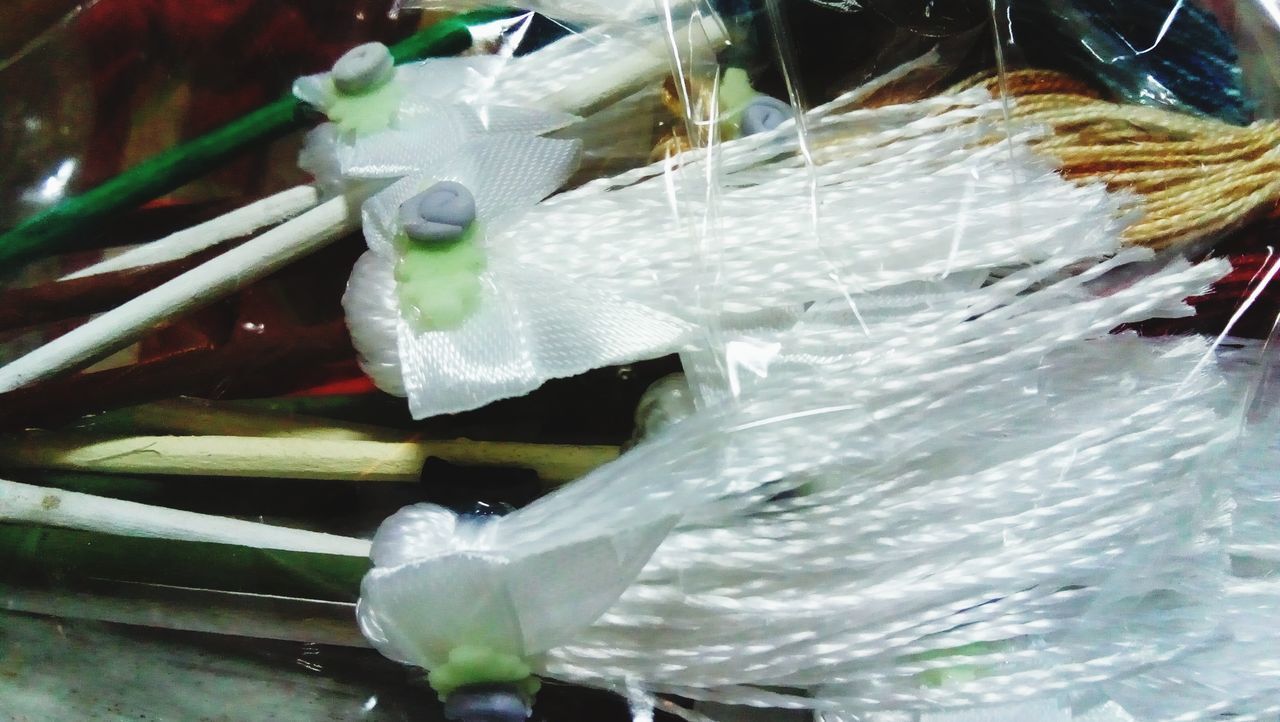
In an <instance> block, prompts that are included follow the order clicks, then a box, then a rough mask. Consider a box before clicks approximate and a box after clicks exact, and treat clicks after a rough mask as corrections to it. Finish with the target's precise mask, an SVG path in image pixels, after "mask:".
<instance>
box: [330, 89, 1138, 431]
mask: <svg viewBox="0 0 1280 722" xmlns="http://www.w3.org/2000/svg"><path fill="white" fill-rule="evenodd" d="M843 103H844V99H841V100H838V101H837V102H835V103H833V104H831V105H828V106H824V107H822V108H818V109H815V110H814V111H812V112H811V113H810V117H809V118H808V125H809V128H810V132H809V136H810V137H809V140H808V142H809V143H810V144H812V145H813V146H814V148H815V150H814V159H815V161H816V164H815V165H813V166H810V165H809V164H808V163H807V162H806V160H805V158H806V154H805V153H804V152H802V148H801V145H800V142H799V140H798V138H797V137H796V136H795V135H794V134H793V132H792V130H791V128H790V127H789V126H783V127H781V128H779V129H778V130H777V131H775V132H774V133H771V134H764V135H760V136H753V137H748V138H745V139H742V140H737V141H733V142H729V143H725V144H724V145H723V146H720V147H717V148H716V149H715V150H714V151H713V153H712V154H711V155H708V154H706V153H693V154H686V155H684V156H681V157H680V159H679V161H680V163H681V164H682V165H681V168H680V172H679V173H672V172H671V171H672V170H673V167H672V165H671V164H670V163H658V164H654V165H651V166H648V167H646V168H642V169H639V170H636V171H632V172H628V173H624V174H622V175H620V176H616V177H613V178H606V179H601V180H597V181H594V182H591V183H588V184H586V185H584V186H582V187H580V188H577V189H575V190H572V191H569V192H566V193H563V194H560V195H558V196H555V197H553V198H551V199H549V200H548V201H546V202H544V203H542V204H539V205H538V206H537V207H536V208H534V209H533V210H532V211H531V212H529V213H528V214H527V215H525V216H524V217H523V218H521V219H520V221H519V223H518V224H513V225H511V226H510V227H509V228H508V230H506V231H504V232H503V233H497V234H492V235H490V236H489V238H488V239H487V246H486V251H487V253H488V255H489V258H490V267H489V270H488V272H487V273H486V276H485V278H486V284H487V285H488V286H489V287H491V288H492V289H493V293H492V294H491V297H490V299H489V300H490V301H491V302H488V303H486V304H485V305H484V306H483V307H482V308H481V310H480V311H479V312H477V314H476V316H475V317H474V318H472V319H469V320H468V322H467V323H465V324H463V325H462V326H460V327H459V328H457V329H454V330H450V331H447V332H438V333H426V334H420V335H418V336H415V337H413V338H409V339H406V338H405V337H404V336H399V335H393V334H391V333H390V332H389V331H390V330H391V329H393V328H394V327H395V324H396V319H397V318H398V317H399V315H400V312H399V309H398V308H397V305H396V303H395V298H394V294H393V293H392V292H391V291H392V290H393V287H392V286H391V285H389V283H390V282H389V281H387V278H386V276H385V274H384V275H383V276H382V278H381V280H379V279H377V278H373V277H372V276H371V275H367V274H361V273H357V274H356V276H355V277H353V280H352V283H351V286H350V290H349V298H351V299H353V300H354V301H356V302H358V305H359V307H360V309H361V313H362V314H367V315H363V316H356V315H354V314H352V315H351V318H352V321H351V325H352V330H353V334H354V335H355V336H357V337H359V338H360V339H362V340H361V341H360V346H361V348H362V349H366V348H369V349H372V348H381V349H391V348H394V347H396V346H397V344H399V347H398V353H397V357H398V359H399V367H398V368H397V367H396V366H395V364H394V363H389V364H385V365H382V366H381V367H380V368H381V371H380V372H378V373H373V374H372V375H373V376H374V379H375V381H376V382H377V383H378V385H379V386H380V387H382V388H383V389H386V390H388V391H392V392H399V391H400V390H402V389H404V388H405V384H404V381H403V380H404V378H406V377H408V376H413V377H415V378H419V379H421V392H410V393H409V401H410V408H411V410H412V411H413V413H414V415H415V416H417V417H426V416H433V415H437V414H442V413H451V412H456V411H462V410H466V409H471V408H476V407H479V406H483V405H485V404H487V403H490V402H492V401H496V400H498V399H501V398H506V397H509V396H517V395H522V394H524V393H527V392H529V391H531V390H533V389H535V388H537V387H538V386H540V385H541V384H542V383H544V382H546V381H547V380H549V379H552V378H557V377H564V376H571V375H575V374H578V373H582V372H585V371H587V370H590V369H592V368H598V367H601V366H607V365H611V364H618V363H625V362H630V361H635V360H639V359H645V358H652V357H656V356H660V355H663V354H666V353H671V352H673V351H678V350H682V349H685V348H687V346H688V343H689V341H690V338H691V335H692V334H694V333H695V332H696V329H698V328H699V327H700V326H701V324H702V323H703V322H704V321H706V319H707V318H708V314H711V316H713V317H714V316H717V315H722V314H726V313H734V314H736V313H752V312H761V311H774V310H777V309H787V308H794V307H798V306H799V305H800V304H804V303H807V302H812V301H815V300H823V299H828V298H839V297H841V296H842V295H843V294H844V293H845V291H846V289H850V288H852V289H853V290H855V291H866V290H873V289H876V288H883V287H886V286H891V285H895V284H902V283H906V282H909V281H917V280H932V279H936V278H940V277H945V276H947V275H948V274H951V273H959V272H961V271H968V270H973V269H979V270H981V269H989V268H995V267H1002V266H1010V265H1019V264H1024V263H1028V262H1034V261H1037V260H1042V259H1045V258H1048V257H1051V256H1053V255H1054V254H1058V253H1069V254H1071V255H1073V256H1074V257H1093V256H1101V255H1103V254H1105V253H1107V252H1109V251H1110V250H1112V249H1113V248H1114V246H1115V243H1116V241H1115V239H1116V238H1117V236H1118V233H1119V232H1120V228H1121V227H1122V225H1123V222H1124V220H1125V215H1126V214H1125V213H1124V212H1123V211H1122V210H1121V201H1122V199H1120V198H1118V197H1116V196H1114V195H1111V194H1108V193H1107V191H1106V189H1105V188H1104V187H1103V186H1101V185H1100V184H1092V185H1083V186H1082V185H1076V184H1073V183H1070V182H1067V181H1065V180H1063V179H1061V178H1060V177H1059V176H1058V175H1056V174H1055V173H1054V171H1053V169H1052V166H1051V165H1050V164H1049V163H1047V162H1045V161H1042V160H1040V159H1038V158H1037V157H1036V156H1035V155H1034V153H1033V152H1032V151H1031V150H1030V149H1029V148H1028V147H1027V146H1026V144H1025V142H1024V141H1025V140H1026V138H1027V137H1031V136H1033V135H1034V134H1035V133H1037V132H1039V131H1038V130H1037V129H1033V128H1026V129H1019V130H1018V131H1017V132H1016V133H1014V134H1012V135H1010V134H1007V133H1005V132H1004V128H1005V126H1004V115H1003V109H1002V106H1001V104H1000V103H999V102H997V101H995V100H993V99H992V98H991V97H990V96H989V95H988V94H987V93H986V92H985V91H983V90H977V91H972V92H967V93H963V94H960V95H955V96H948V97H940V98H934V99H930V100H926V101H921V102H918V103H913V104H908V105H902V106H895V107H890V108H885V109H878V110H865V111H859V110H854V111H847V112H841V111H844V110H845V109H844V107H843ZM1000 140H1003V141H1004V142H993V141H1000ZM677 181H678V182H680V183H682V184H684V185H683V186H682V187H680V188H676V187H673V185H672V184H673V183H674V182H677ZM674 193H679V194H680V195H681V196H682V197H684V198H692V199H701V200H696V201H695V202H693V203H685V204H684V205H683V206H682V207H681V208H679V209H675V210H677V211H678V213H674V214H673V212H672V211H673V208H672V195H673V194H674ZM387 198H396V196H388V197H387ZM815 199H820V204H818V205H820V208H816V207H815V203H816V201H815ZM387 204H388V201H387V200H386V198H382V199H380V198H377V197H375V198H374V199H373V200H372V201H371V202H370V205H371V206H373V207H381V206H384V205H387ZM815 210H819V211H820V212H819V213H815ZM380 213H381V214H382V215H385V216H390V215H391V212H390V210H389V209H386V208H384V209H383V210H382V211H380ZM712 216H714V217H715V218H717V219H719V221H718V222H720V223H721V224H722V225H721V226H720V227H718V229H717V232H719V233H720V234H721V235H722V239H721V243H720V244H719V245H718V248H719V249H721V250H719V251H718V252H717V253H716V255H715V257H708V255H707V254H706V253H705V252H704V251H705V249H702V248H700V247H699V244H698V243H697V242H696V240H697V238H698V237H699V234H700V233H701V232H702V230H703V228H704V226H705V225H706V224H707V222H708V218H710V217H712ZM393 231H394V229H393V228H392V229H386V228H379V227H377V226H376V225H373V226H371V225H370V224H366V227H365V232H366V235H367V236H369V239H370V245H371V247H378V246H380V245H385V244H386V243H387V242H388V241H387V238H386V236H387V235H388V234H390V233H392V232H393ZM815 238H816V239H817V241H818V242H816V243H815ZM711 269H714V272H715V289H716V293H717V294H718V297H717V298H716V299H715V301H714V304H712V305H710V306H708V304H706V303H703V302H702V300H701V299H698V298H696V297H695V296H696V294H695V293H693V291H692V289H695V288H699V287H704V286H706V285H707V284H706V283H704V281H706V279H707V278H709V276H708V273H709V271H710V270H711ZM386 356H388V354H380V356H379V357H380V358H384V357H386ZM459 359H465V367H463V368H460V364H459V363H458V362H457V360H459ZM386 360H388V361H392V362H394V359H386Z"/></svg>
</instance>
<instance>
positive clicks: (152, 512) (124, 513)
mask: <svg viewBox="0 0 1280 722" xmlns="http://www.w3.org/2000/svg"><path fill="white" fill-rule="evenodd" d="M0 522H23V523H29V524H43V525H46V526H56V527H63V528H67V529H83V530H86V531H93V532H100V533H103V534H113V535H116V536H130V537H146V538H153V539H171V540H174V541H194V542H212V543H215V544H234V545H237V546H244V547H252V548H256V549H278V550H280V551H293V552H308V553H312V554H336V555H340V556H350V557H366V556H368V555H369V542H368V541H365V540H364V539H354V538H351V537H342V536H335V535H333V534H321V533H319V532H312V531H303V530H300V529H289V528H286V527H278V526H270V525H268V524H258V523H255V522H249V521H242V520H240V519H230V518H227V517H221V516H210V515H208V514H197V513H195V512H189V511H180V510H177V509H166V508H164V507H159V506H148V505H146V504H138V503H135V502H132V501H121V500H119V499H111V498H107V497H101V496H92V495H90V494H80V493H77V492H72V491H62V490H59V489H47V488H44V487H39V486H31V485H29V484H19V483H17V482H14V481H6V480H3V479H0Z"/></svg>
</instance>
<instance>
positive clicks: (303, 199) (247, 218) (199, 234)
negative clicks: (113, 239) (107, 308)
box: [62, 185, 321, 281]
mask: <svg viewBox="0 0 1280 722" xmlns="http://www.w3.org/2000/svg"><path fill="white" fill-rule="evenodd" d="M320 200H321V199H320V191H319V189H317V188H316V187H315V186H310V185H302V186H296V187H294V188H290V189H289V190H286V191H281V192H279V193H277V194H275V195H273V196H268V197H267V198H263V199H262V200H259V201H254V202H253V203H250V204H249V205H247V206H244V207H243V208H237V209H236V210H234V211H230V212H228V213H224V214H222V215H220V216H218V217H217V218H213V219H211V220H208V221H205V222H204V223H200V224H198V225H194V226H192V227H190V228H187V229H185V230H181V231H178V232H177V233H173V234H170V235H168V236H165V237H164V238H161V239H159V240H157V241H152V242H150V243H146V244H144V245H141V246H138V247H137V248H133V249H130V250H128V251H125V252H124V253H121V254H119V255H116V256H112V257H111V258H107V259H105V260H102V261H99V262H97V263H95V264H93V265H92V266H88V267H86V268H82V269H80V270H79V271H76V272H75V273H71V274H68V275H66V276H64V277H63V278H62V280H64V281H69V280H71V279H74V278H84V277H86V276H96V275H98V274H100V273H109V272H111V271H123V270H125V269H129V268H138V267H140V266H149V265H151V264H153V263H164V262H165V261H176V260H178V259H180V258H186V257H187V256H190V255H191V254H193V253H198V252H200V251H203V250H205V249H206V248H212V247H213V246H216V245H218V244H219V243H222V242H224V241H229V240H231V239H233V238H240V237H242V236H247V235H249V234H250V233H254V232H256V231H257V230H258V229H260V228H266V227H267V226H274V225H276V224H279V223H283V222H285V221H287V220H289V219H290V218H293V217H294V216H297V215H298V214H300V213H304V212H306V211H309V210H311V209H312V208H315V207H316V206H317V205H319V203H320Z"/></svg>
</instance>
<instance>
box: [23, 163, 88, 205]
mask: <svg viewBox="0 0 1280 722" xmlns="http://www.w3.org/2000/svg"><path fill="white" fill-rule="evenodd" d="M75 172H76V160H75V159H74V158H68V159H66V160H64V161H62V163H60V164H59V165H58V170H56V171H54V173H53V175H51V176H49V177H48V178H45V179H44V182H43V183H41V184H40V187H39V188H36V189H33V190H28V191H26V192H25V193H23V194H22V200H24V201H27V202H29V203H53V202H55V201H59V200H62V197H63V195H64V194H65V193H66V191H67V184H68V183H70V182H71V176H72V175H74V174H75Z"/></svg>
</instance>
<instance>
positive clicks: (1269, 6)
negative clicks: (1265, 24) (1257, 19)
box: [1258, 0, 1280, 25]
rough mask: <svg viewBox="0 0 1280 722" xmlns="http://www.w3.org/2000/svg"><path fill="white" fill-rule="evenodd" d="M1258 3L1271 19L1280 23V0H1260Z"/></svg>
mask: <svg viewBox="0 0 1280 722" xmlns="http://www.w3.org/2000/svg"><path fill="white" fill-rule="evenodd" d="M1258 4H1259V5H1261V6H1262V9H1263V10H1265V11H1266V13H1267V15H1268V16H1270V18H1271V20H1272V21H1273V22H1275V23H1276V24H1277V25H1280V1H1278V0H1258Z"/></svg>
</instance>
